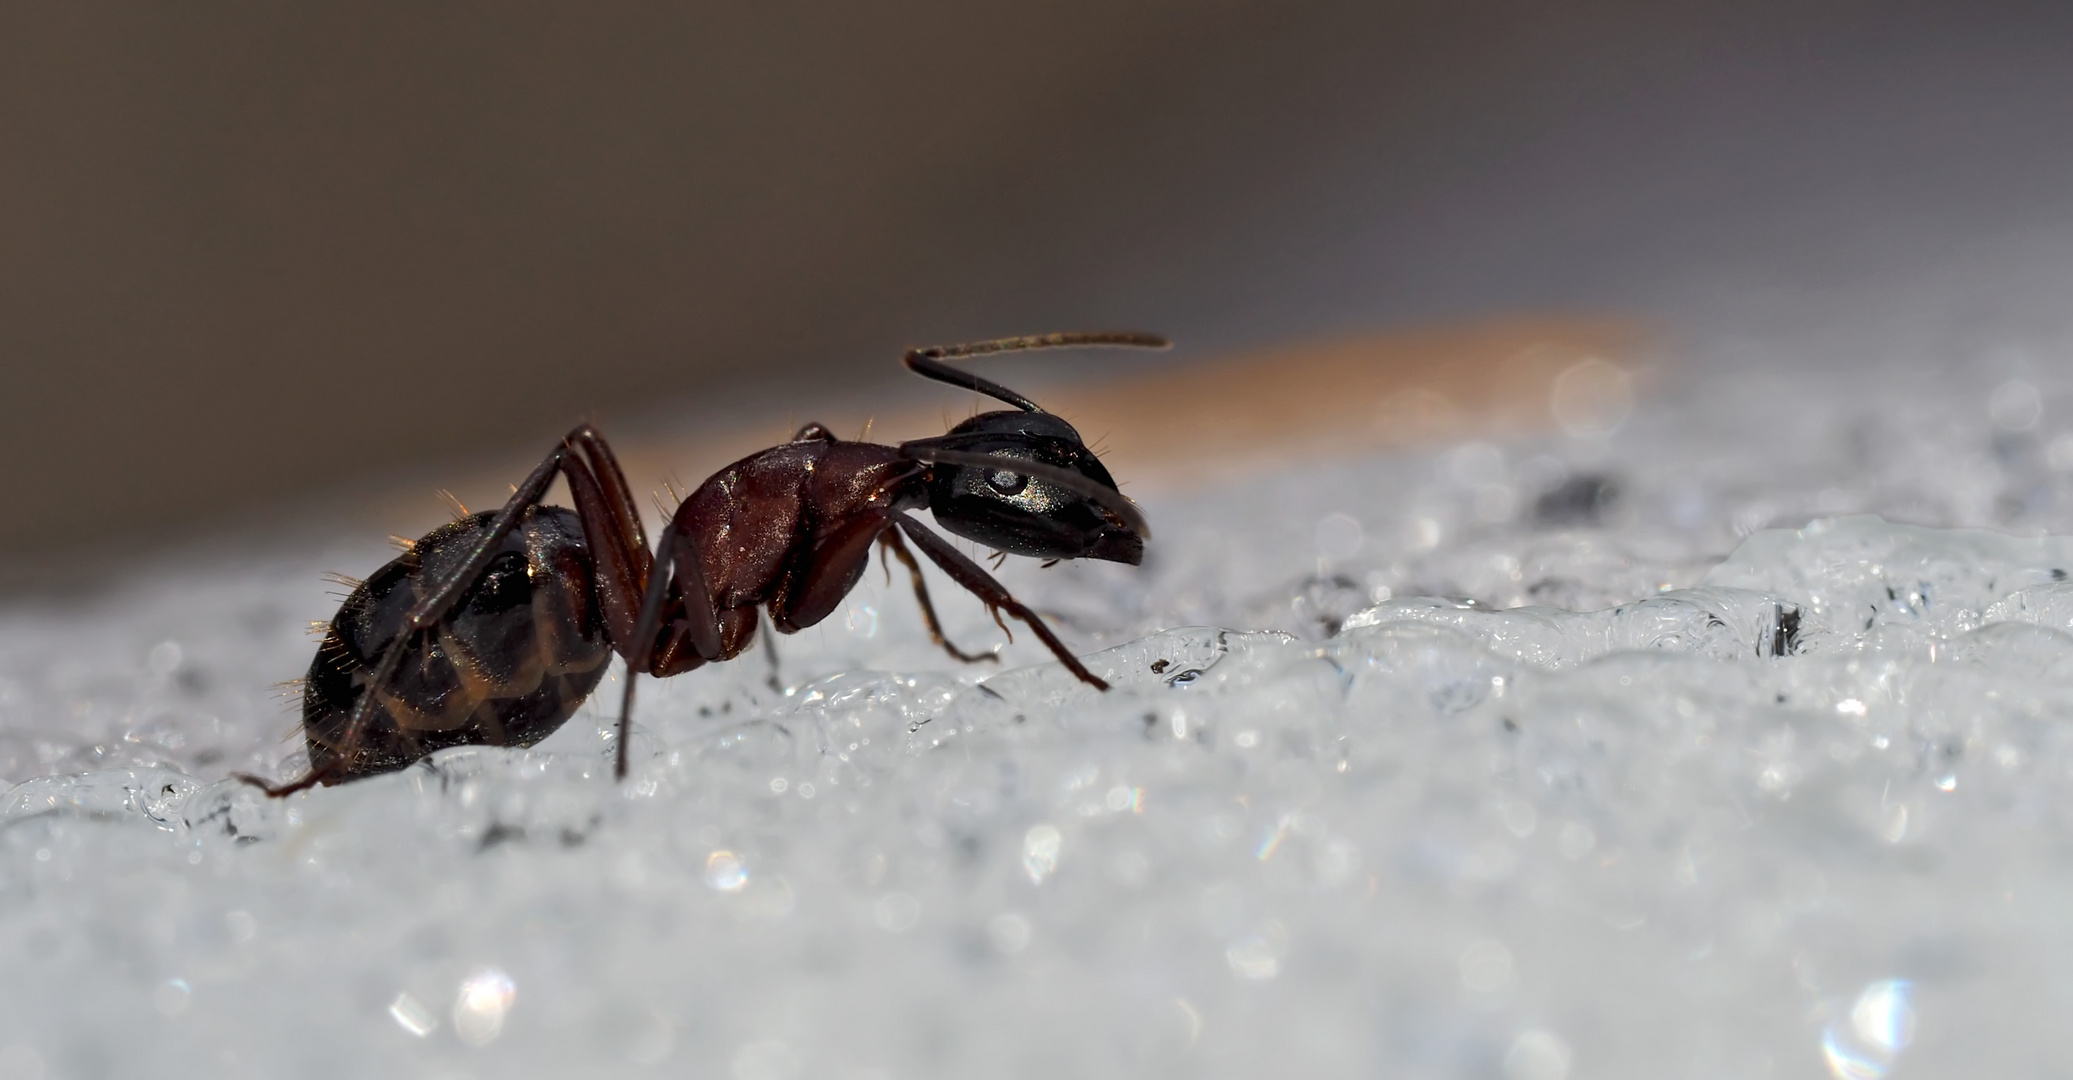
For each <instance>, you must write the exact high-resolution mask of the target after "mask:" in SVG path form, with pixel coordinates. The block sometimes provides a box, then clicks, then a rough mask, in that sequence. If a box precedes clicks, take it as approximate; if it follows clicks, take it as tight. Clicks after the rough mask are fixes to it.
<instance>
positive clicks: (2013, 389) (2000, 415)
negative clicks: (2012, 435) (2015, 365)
mask: <svg viewBox="0 0 2073 1080" xmlns="http://www.w3.org/2000/svg"><path fill="white" fill-rule="evenodd" d="M1987 415H1988V417H1990V418H1991V419H1992V420H1993V421H1994V426H1995V427H1997V428H2000V429H2001V430H2003V431H2011V432H2013V431H2028V430H2030V429H2031V428H2034V427H2036V426H2037V420H2038V418H2039V417H2041V416H2043V415H2044V396H2043V395H2042V394H2040V393H2038V392H2037V388H2036V387H2035V386H2033V385H2031V384H2029V383H2027V382H2024V381H2023V380H2021V379H2010V380H2008V381H2007V382H2005V383H2002V384H2001V385H1999V386H1997V387H1995V388H1994V393H1993V395H1992V396H1991V397H1989V398H1987Z"/></svg>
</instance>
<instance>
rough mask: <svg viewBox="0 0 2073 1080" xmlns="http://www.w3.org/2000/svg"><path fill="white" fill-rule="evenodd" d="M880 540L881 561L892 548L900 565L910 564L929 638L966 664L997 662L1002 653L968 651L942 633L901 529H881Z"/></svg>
mask: <svg viewBox="0 0 2073 1080" xmlns="http://www.w3.org/2000/svg"><path fill="white" fill-rule="evenodd" d="M878 544H879V548H878V552H879V555H880V559H879V561H880V562H881V563H883V562H884V558H883V556H884V555H885V554H886V553H887V552H891V553H892V556H893V557H894V558H896V559H898V560H900V563H901V565H903V566H905V567H906V568H907V573H908V575H909V576H910V577H911V578H912V579H913V581H914V600H915V602H916V603H918V604H920V605H921V618H922V621H923V622H925V623H927V624H928V628H929V640H930V641H933V642H935V643H936V644H938V645H941V646H942V647H943V651H944V652H947V653H949V654H950V655H951V656H953V657H956V658H957V659H959V660H962V661H964V662H965V663H967V664H976V663H978V662H980V661H982V660H984V661H988V662H991V663H995V664H998V663H1000V661H1001V657H1000V654H999V653H997V652H984V653H968V652H965V651H964V650H963V649H960V648H958V647H957V646H955V645H953V644H951V643H950V639H949V638H946V637H944V636H943V624H942V622H940V621H938V620H937V618H936V605H934V604H932V603H930V602H929V586H928V582H927V581H924V580H923V579H922V576H921V564H920V563H918V562H915V561H914V553H913V552H911V551H908V550H907V542H906V541H904V540H902V539H900V532H899V530H898V529H887V530H885V531H884V532H882V533H879V534H878ZM886 577H887V579H888V583H890V578H891V577H892V570H891V568H890V567H888V568H887V569H886Z"/></svg>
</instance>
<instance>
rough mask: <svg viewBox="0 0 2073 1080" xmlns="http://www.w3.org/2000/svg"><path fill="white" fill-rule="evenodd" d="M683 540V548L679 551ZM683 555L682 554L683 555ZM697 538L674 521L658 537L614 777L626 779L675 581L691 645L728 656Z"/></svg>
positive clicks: (636, 634)
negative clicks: (636, 696) (637, 686)
mask: <svg viewBox="0 0 2073 1080" xmlns="http://www.w3.org/2000/svg"><path fill="white" fill-rule="evenodd" d="M679 545H682V548H683V550H682V551H681V552H679V550H678V548H679ZM679 555H681V556H682V557H679ZM699 563H700V554H699V551H698V547H697V545H696V544H694V543H692V542H691V540H690V538H689V537H687V536H685V535H684V534H683V530H682V529H681V528H679V527H678V525H677V523H676V522H674V521H672V522H670V523H669V525H667V526H665V527H664V528H663V530H662V539H660V540H658V541H656V542H655V568H654V570H653V571H651V572H650V573H649V574H648V587H647V589H646V591H645V593H644V594H643V595H642V597H641V610H640V617H639V618H638V619H636V620H635V622H634V631H633V640H632V643H631V645H629V646H628V648H627V650H626V651H625V652H624V653H623V655H624V656H625V657H626V690H625V692H624V693H623V694H622V695H621V696H620V698H619V754H618V760H617V762H616V763H615V764H614V766H613V770H612V775H613V778H614V779H618V780H624V779H626V766H627V749H626V744H627V738H628V736H630V735H632V734H633V688H634V683H635V682H636V681H637V680H638V679H639V678H640V675H641V673H642V672H644V671H647V670H649V668H650V667H651V666H652V665H653V664H654V662H655V636H656V634H658V633H659V632H660V631H661V629H662V605H663V601H664V600H666V599H667V598H668V596H669V585H670V583H671V582H672V581H674V582H675V583H676V584H677V586H678V589H677V591H678V592H679V593H680V594H681V595H682V596H683V600H684V616H683V622H682V623H681V624H680V625H681V626H682V627H683V630H684V633H685V636H686V637H688V638H689V639H690V642H691V648H692V649H693V650H694V651H695V652H697V653H698V655H699V656H701V657H703V658H704V659H707V660H722V659H725V658H726V656H727V650H726V644H725V641H724V639H723V638H722V636H721V633H720V619H719V616H718V615H717V614H716V613H715V612H714V611H713V594H712V590H710V589H708V588H707V587H706V584H705V573H704V572H703V570H701V569H700V566H699Z"/></svg>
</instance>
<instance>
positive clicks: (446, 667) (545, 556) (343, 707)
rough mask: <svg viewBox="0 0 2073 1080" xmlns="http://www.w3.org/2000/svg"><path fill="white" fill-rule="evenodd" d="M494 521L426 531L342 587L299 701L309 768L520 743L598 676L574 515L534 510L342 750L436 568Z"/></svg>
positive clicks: (370, 769) (472, 520) (364, 769)
mask: <svg viewBox="0 0 2073 1080" xmlns="http://www.w3.org/2000/svg"><path fill="white" fill-rule="evenodd" d="M494 516H495V515H493V514H487V513H483V514H475V515H473V516H471V517H467V518H463V519H461V520H460V521H456V522H454V523H452V524H450V525H444V526H441V527H440V528H437V529H434V530H433V531H431V532H430V533H427V534H426V535H425V536H424V537H423V538H422V539H420V540H419V541H418V542H417V544H416V545H415V546H414V547H413V548H412V549H411V550H410V551H409V552H407V553H405V554H404V555H403V556H401V557H400V558H397V559H395V560H394V561H392V562H390V563H388V564H387V565H386V566H383V567H382V568H381V569H380V570H377V571H375V573H374V575H373V576H371V577H369V578H368V579H367V580H366V581H365V582H364V583H362V584H361V585H360V587H359V588H356V589H354V590H353V593H352V595H351V596H348V597H347V598H346V601H345V604H344V605H343V606H341V607H340V608H339V611H338V615H337V617H336V618H334V619H332V621H331V628H330V631H329V633H327V634H326V635H325V637H324V644H323V646H322V647H321V648H319V649H318V650H317V657H316V659H315V660H314V661H312V662H311V664H310V670H309V677H308V679H307V680H306V681H305V683H304V686H303V697H302V726H303V733H304V735H305V736H306V737H307V738H308V740H309V756H310V768H311V769H312V770H314V771H316V772H317V773H318V774H320V775H325V776H327V777H328V778H331V779H327V782H336V781H340V780H352V779H357V778H359V777H363V776H371V775H373V774H375V773H383V772H390V771H393V770H396V769H400V768H403V767H404V766H406V765H408V764H410V763H411V762H413V761H416V760H418V759H419V758H421V757H424V756H425V755H426V754H429V753H431V752H432V751H434V750H439V749H443V748H445V747H449V746H463V745H478V744H487V745H490V746H531V745H533V744H534V743H537V742H539V741H540V740H541V739H544V738H546V737H547V736H548V735H550V734H552V733H553V732H554V730H555V729H556V728H559V727H560V726H561V725H562V723H563V722H564V721H566V720H568V718H569V717H570V716H571V715H573V714H574V713H575V711H576V708H577V706H579V705H581V704H582V703H583V699H584V698H586V697H588V696H589V695H590V691H591V690H592V689H593V688H594V687H596V686H597V684H598V682H599V680H601V679H602V678H604V674H605V668H606V666H607V662H608V661H610V660H611V658H612V647H611V643H610V641H609V640H608V639H607V637H606V634H605V628H604V623H603V620H602V619H601V618H600V617H599V613H598V610H597V601H596V599H595V597H596V589H595V587H594V585H593V582H592V580H591V560H590V553H589V551H588V550H587V549H586V548H585V547H584V543H583V530H582V526H581V525H580V524H579V523H578V521H577V518H576V515H575V513H574V512H573V511H569V510H564V509H562V508H560V507H554V506H542V507H534V508H532V509H529V510H527V511H526V515H525V518H524V519H523V520H522V521H521V522H520V523H519V525H518V527H517V528H514V529H513V530H512V531H511V535H510V536H508V537H506V538H505V540H504V543H503V546H502V547H501V548H499V550H498V552H497V554H496V556H495V557H494V558H493V559H491V561H490V564H489V567H488V569H486V570H485V571H483V574H482V576H481V577H480V578H478V579H477V580H476V582H475V585H474V587H473V588H471V589H470V590H469V591H468V592H467V594H466V595H464V596H463V597H462V599H461V601H460V603H459V604H458V605H457V606H456V607H455V608H454V610H453V612H452V613H451V614H449V615H448V616H447V617H446V619H445V620H444V621H443V622H442V623H441V624H440V625H439V627H438V628H437V629H435V630H433V631H432V632H431V634H430V635H429V636H428V639H427V641H426V642H425V643H424V644H421V645H419V646H417V647H415V648H413V649H412V650H411V651H410V652H409V653H408V654H406V655H405V657H404V659H403V666H402V667H401V669H399V671H398V672H397V675H396V678H395V680H394V681H393V682H392V683H391V684H390V687H389V689H388V690H387V691H386V692H384V693H382V694H381V695H380V696H379V697H378V698H377V700H376V704H375V707H374V709H373V711H372V714H371V716H370V719H369V722H368V724H367V726H366V730H365V731H364V732H363V733H362V736H361V738H360V740H359V745H358V746H357V748H345V747H342V746H341V745H340V741H341V740H342V739H343V738H344V736H345V731H346V725H347V722H348V718H349V717H350V716H351V715H352V711H353V707H354V705H355V703H357V702H358V701H359V700H360V697H361V695H362V694H364V693H365V692H366V684H367V681H368V679H369V678H370V677H371V676H372V675H373V673H374V667H375V665H376V664H378V663H380V662H381V656H382V653H383V651H384V650H385V649H387V648H388V645H389V643H390V642H391V641H393V640H395V638H396V635H397V634H398V633H399V632H400V631H401V630H402V628H403V623H404V619H405V618H406V617H407V616H408V614H409V612H410V609H411V608H412V607H413V606H415V605H416V604H417V603H418V602H419V601H420V600H422V599H423V598H424V596H425V593H426V592H427V590H428V588H429V584H428V583H429V582H431V581H433V580H436V579H437V578H438V577H439V576H440V572H441V571H444V570H446V569H448V568H450V567H453V566H454V565H455V564H457V563H459V562H461V561H462V560H464V559H466V558H467V557H468V552H469V551H470V550H471V549H472V548H473V547H474V545H475V544H476V543H477V542H478V541H479V540H480V539H481V537H482V535H483V533H484V532H485V531H486V530H487V529H488V527H489V522H490V519H491V518H492V517H494ZM342 753H343V754H344V756H345V758H346V759H345V760H341V754H342Z"/></svg>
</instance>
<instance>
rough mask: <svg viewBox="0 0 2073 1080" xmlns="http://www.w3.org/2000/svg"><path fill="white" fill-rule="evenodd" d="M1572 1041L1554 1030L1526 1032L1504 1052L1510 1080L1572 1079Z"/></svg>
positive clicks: (1507, 1074) (1505, 1069)
mask: <svg viewBox="0 0 2073 1080" xmlns="http://www.w3.org/2000/svg"><path fill="white" fill-rule="evenodd" d="M1570 1057H1571V1055H1570V1051H1569V1044H1568V1043H1566V1042H1563V1041H1562V1040H1561V1038H1560V1037H1558V1036H1557V1035H1555V1034H1554V1033H1553V1032H1550V1031H1541V1030H1538V1029H1535V1030H1531V1031H1522V1032H1520V1033H1519V1037H1518V1038H1516V1039H1514V1040H1512V1048H1511V1050H1509V1051H1507V1052H1506V1053H1505V1055H1504V1075H1505V1077H1506V1080H1568V1076H1569V1062H1570Z"/></svg>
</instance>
